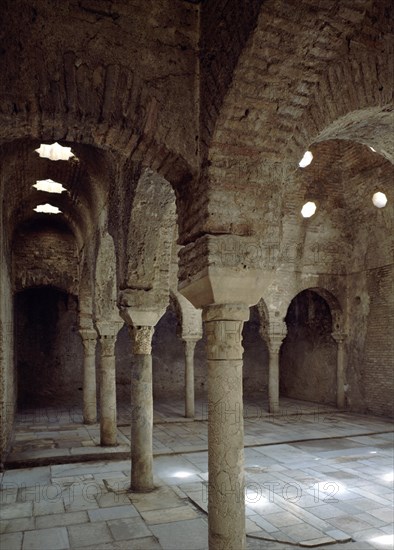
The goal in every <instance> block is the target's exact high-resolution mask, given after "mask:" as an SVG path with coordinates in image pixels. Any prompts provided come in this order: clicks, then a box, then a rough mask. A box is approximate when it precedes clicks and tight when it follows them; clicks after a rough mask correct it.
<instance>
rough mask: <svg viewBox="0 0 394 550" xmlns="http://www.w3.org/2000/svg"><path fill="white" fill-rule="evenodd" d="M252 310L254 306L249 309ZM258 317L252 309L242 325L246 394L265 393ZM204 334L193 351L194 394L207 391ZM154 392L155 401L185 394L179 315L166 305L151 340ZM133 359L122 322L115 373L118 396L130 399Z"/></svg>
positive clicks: (264, 358)
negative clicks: (252, 312)
mask: <svg viewBox="0 0 394 550" xmlns="http://www.w3.org/2000/svg"><path fill="white" fill-rule="evenodd" d="M252 311H253V309H252ZM259 331H260V320H259V318H258V316H257V313H256V312H254V314H252V316H251V320H250V321H248V322H246V323H245V325H244V329H243V346H244V350H245V351H244V371H243V387H244V394H245V395H249V396H251V395H261V396H264V397H266V396H267V384H268V360H269V356H268V349H267V346H266V344H265V342H264V341H263V340H262V338H261V336H260V333H259ZM205 346H206V338H205V336H204V337H203V338H202V339H201V340H199V341H198V342H197V344H196V348H195V352H194V385H195V386H194V389H195V395H196V397H197V398H198V397H201V398H205V397H206V392H207V364H206V352H205ZM152 355H153V394H154V398H155V399H157V400H158V401H161V402H162V401H166V400H171V399H180V400H182V399H183V397H184V384H185V382H184V368H185V355H184V346H183V342H182V340H181V338H180V337H179V327H178V319H177V317H176V315H175V314H174V312H173V311H172V310H171V309H170V308H169V309H168V310H167V312H166V313H165V315H164V316H163V317H162V318H161V319H160V321H159V322H158V324H157V325H156V328H155V333H154V336H153V341H152ZM132 361H133V354H132V347H131V340H130V336H129V332H128V330H127V328H126V327H125V326H124V327H123V328H122V329H121V331H120V332H119V334H118V339H117V343H116V375H117V392H118V400H120V401H122V402H124V403H126V404H129V402H130V370H131V364H132Z"/></svg>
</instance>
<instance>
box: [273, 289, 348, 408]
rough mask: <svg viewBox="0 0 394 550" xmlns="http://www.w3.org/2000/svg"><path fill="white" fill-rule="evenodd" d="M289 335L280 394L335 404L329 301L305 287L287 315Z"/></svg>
mask: <svg viewBox="0 0 394 550" xmlns="http://www.w3.org/2000/svg"><path fill="white" fill-rule="evenodd" d="M285 321H286V324H287V336H286V338H285V340H284V342H283V345H282V348H281V354H280V394H281V395H282V396H285V397H291V398H293V399H302V400H304V401H312V402H315V403H324V404H335V402H336V364H337V345H336V342H335V341H334V340H333V338H332V336H331V332H332V317H331V312H330V307H329V305H328V303H327V302H326V301H325V300H324V298H322V297H321V296H320V295H319V294H318V293H317V292H313V291H311V290H304V291H303V292H300V294H298V295H297V296H296V297H295V298H294V299H293V300H292V302H291V304H290V306H289V309H288V311H287V315H286V318H285Z"/></svg>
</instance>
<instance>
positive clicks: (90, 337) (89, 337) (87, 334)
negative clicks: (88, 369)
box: [79, 328, 97, 355]
mask: <svg viewBox="0 0 394 550" xmlns="http://www.w3.org/2000/svg"><path fill="white" fill-rule="evenodd" d="M79 334H80V335H81V338H82V345H83V348H84V350H85V354H86V355H94V353H95V350H96V343H97V332H96V331H95V330H94V329H85V328H84V329H82V328H80V329H79Z"/></svg>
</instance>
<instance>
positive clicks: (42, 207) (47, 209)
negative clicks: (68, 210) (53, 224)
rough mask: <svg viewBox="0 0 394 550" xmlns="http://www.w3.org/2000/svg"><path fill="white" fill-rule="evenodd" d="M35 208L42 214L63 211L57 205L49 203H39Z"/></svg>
mask: <svg viewBox="0 0 394 550" xmlns="http://www.w3.org/2000/svg"><path fill="white" fill-rule="evenodd" d="M33 210H34V211H35V212H39V213H42V214H61V212H62V211H61V210H60V209H59V208H58V207H57V206H52V204H49V203H46V204H38V205H37V206H36V207H35V208H33Z"/></svg>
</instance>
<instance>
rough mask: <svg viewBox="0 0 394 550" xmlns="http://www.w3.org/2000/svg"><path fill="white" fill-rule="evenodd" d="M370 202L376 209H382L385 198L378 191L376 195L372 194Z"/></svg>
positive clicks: (385, 201)
mask: <svg viewBox="0 0 394 550" xmlns="http://www.w3.org/2000/svg"><path fill="white" fill-rule="evenodd" d="M372 202H373V204H374V206H376V208H384V207H385V206H386V204H387V197H386V195H385V194H384V193H381V192H380V191H378V192H377V193H374V195H373V197H372Z"/></svg>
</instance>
